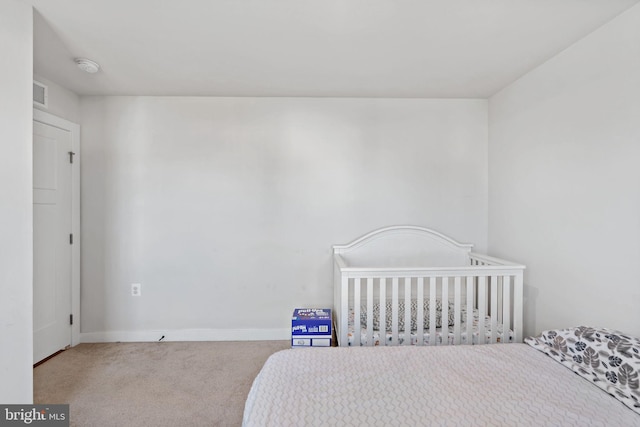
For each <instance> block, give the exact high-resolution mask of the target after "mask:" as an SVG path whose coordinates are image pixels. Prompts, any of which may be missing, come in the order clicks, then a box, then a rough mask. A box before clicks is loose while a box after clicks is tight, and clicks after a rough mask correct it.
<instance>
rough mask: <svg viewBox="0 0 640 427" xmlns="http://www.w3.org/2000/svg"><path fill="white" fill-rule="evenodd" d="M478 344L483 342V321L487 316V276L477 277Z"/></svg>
mask: <svg viewBox="0 0 640 427" xmlns="http://www.w3.org/2000/svg"><path fill="white" fill-rule="evenodd" d="M478 312H479V313H478V344H485V342H486V339H487V338H486V336H485V334H484V329H485V328H484V322H485V317H486V316H487V278H486V276H480V277H479V278H478Z"/></svg>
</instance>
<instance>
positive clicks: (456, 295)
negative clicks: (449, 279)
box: [453, 276, 461, 344]
mask: <svg viewBox="0 0 640 427" xmlns="http://www.w3.org/2000/svg"><path fill="white" fill-rule="evenodd" d="M460 299H461V296H460V276H456V277H455V279H453V343H454V344H460Z"/></svg>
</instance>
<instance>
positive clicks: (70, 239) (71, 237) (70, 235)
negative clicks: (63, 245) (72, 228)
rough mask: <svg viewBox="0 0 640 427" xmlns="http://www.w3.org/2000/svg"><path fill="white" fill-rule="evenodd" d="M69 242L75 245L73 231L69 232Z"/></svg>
mask: <svg viewBox="0 0 640 427" xmlns="http://www.w3.org/2000/svg"><path fill="white" fill-rule="evenodd" d="M69 244H70V245H73V233H72V234H69Z"/></svg>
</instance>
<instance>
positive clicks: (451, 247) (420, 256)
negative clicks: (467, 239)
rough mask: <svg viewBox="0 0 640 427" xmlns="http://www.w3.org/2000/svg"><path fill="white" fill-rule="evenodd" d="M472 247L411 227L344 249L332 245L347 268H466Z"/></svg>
mask: <svg viewBox="0 0 640 427" xmlns="http://www.w3.org/2000/svg"><path fill="white" fill-rule="evenodd" d="M471 248H473V245H472V244H466V243H459V242H456V241H455V240H453V239H452V238H450V237H447V236H445V235H444V234H441V233H438V232H437V231H434V230H431V229H428V228H424V227H418V226H414V225H399V226H392V227H385V228H381V229H379V230H375V231H372V232H371V233H368V234H366V235H364V236H362V237H360V238H359V239H356V240H354V241H353V242H351V243H348V244H346V245H336V246H334V247H333V253H334V254H339V255H340V256H341V257H342V258H343V260H344V261H345V262H346V264H347V266H349V267H368V268H371V267H386V268H393V267H449V266H451V267H453V266H464V265H468V264H469V253H470V252H471Z"/></svg>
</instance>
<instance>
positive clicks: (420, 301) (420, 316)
mask: <svg viewBox="0 0 640 427" xmlns="http://www.w3.org/2000/svg"><path fill="white" fill-rule="evenodd" d="M417 286H418V297H417V301H416V303H417V306H418V313H417V315H416V323H417V331H416V333H417V334H418V341H417V345H423V344H424V277H418V283H417Z"/></svg>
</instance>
